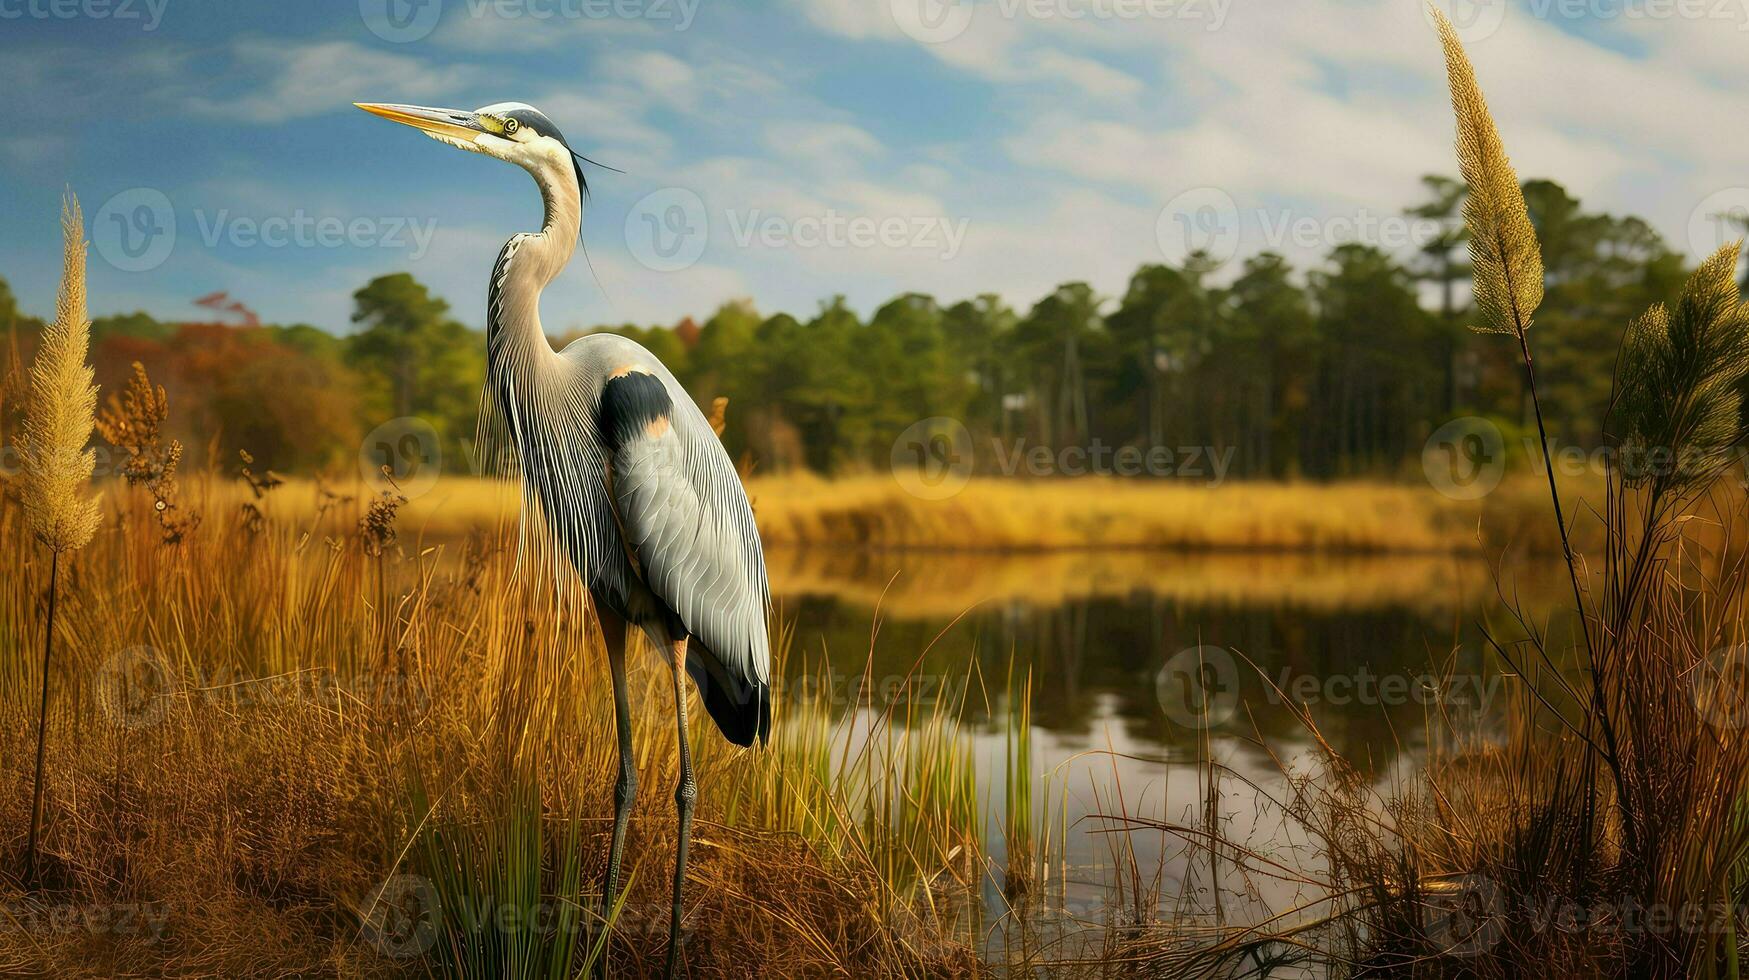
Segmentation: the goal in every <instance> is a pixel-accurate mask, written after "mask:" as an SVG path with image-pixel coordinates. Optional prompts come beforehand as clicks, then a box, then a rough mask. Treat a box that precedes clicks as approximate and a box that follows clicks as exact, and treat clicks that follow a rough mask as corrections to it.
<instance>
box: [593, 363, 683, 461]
mask: <svg viewBox="0 0 1749 980" xmlns="http://www.w3.org/2000/svg"><path fill="white" fill-rule="evenodd" d="M673 411H674V402H673V400H672V399H670V398H669V397H668V388H667V386H666V385H664V384H662V379H661V378H658V377H656V376H655V375H653V374H645V373H644V372H642V371H630V372H627V373H625V374H622V375H619V376H618V377H613V378H609V379H607V386H606V387H604V388H602V389H601V408H600V409H599V411H598V413H597V416H596V425H597V427H598V428H599V430H600V432H601V441H602V442H604V443H606V444H607V447H608V448H609V449H618V448H619V447H621V446H623V445H625V444H626V443H628V442H630V441H631V440H633V439H635V438H637V437H638V436H640V435H642V434H643V433H644V432H645V431H646V430H647V429H648V428H649V426H650V425H652V424H653V423H658V422H660V423H664V424H665V423H667V422H668V420H669V418H670V415H671V413H672V412H673Z"/></svg>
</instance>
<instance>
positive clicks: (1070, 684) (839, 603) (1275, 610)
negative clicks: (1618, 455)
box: [768, 551, 1564, 921]
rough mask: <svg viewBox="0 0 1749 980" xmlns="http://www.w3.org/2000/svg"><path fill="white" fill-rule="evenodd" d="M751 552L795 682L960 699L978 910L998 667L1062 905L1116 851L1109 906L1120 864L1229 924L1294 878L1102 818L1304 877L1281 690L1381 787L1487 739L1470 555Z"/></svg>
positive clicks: (1543, 579) (1296, 891)
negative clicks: (1218, 846) (1061, 846)
mask: <svg viewBox="0 0 1749 980" xmlns="http://www.w3.org/2000/svg"><path fill="white" fill-rule="evenodd" d="M768 562H769V564H770V573H771V580H772V589H773V592H774V594H775V595H776V596H777V603H778V607H779V613H780V615H781V617H782V619H783V621H784V622H785V623H786V624H789V625H790V626H791V627H792V628H793V636H792V637H791V639H790V645H789V654H788V660H787V662H786V668H785V670H786V674H788V675H789V676H791V677H796V676H798V675H800V674H803V673H805V672H806V671H808V670H810V669H816V670H817V667H818V665H820V664H821V663H826V664H829V665H830V668H831V675H832V680H831V681H830V683H829V684H822V683H821V682H820V681H818V680H817V679H816V680H814V681H813V682H812V686H811V687H810V688H808V689H807V696H810V697H822V696H830V697H832V698H833V704H834V706H835V707H836V708H837V709H838V710H839V711H840V712H841V713H842V712H855V713H857V715H858V716H866V715H868V714H870V713H878V712H880V711H882V710H884V707H885V703H886V701H887V700H888V699H889V698H890V697H891V694H892V692H893V691H895V690H898V689H899V688H900V687H901V686H902V685H903V684H904V683H905V682H906V679H907V678H909V679H910V684H911V688H910V689H911V690H912V691H913V692H915V695H914V696H916V697H919V698H921V699H923V700H924V701H928V700H929V699H931V698H933V697H947V698H958V697H960V696H961V695H962V694H963V695H964V696H965V704H966V709H965V717H966V718H968V719H969V720H971V721H972V722H973V725H972V727H973V734H972V736H971V740H972V744H973V746H974V752H975V753H976V756H977V768H978V775H979V780H980V781H979V789H980V793H981V794H982V795H983V796H984V799H985V802H986V804H987V811H986V812H987V823H988V826H989V830H988V831H987V834H988V836H989V840H988V842H987V846H988V848H989V850H990V852H991V853H992V854H993V855H994V858H995V859H994V860H993V861H992V862H991V864H992V865H993V866H994V867H993V868H992V869H991V870H990V872H989V873H987V874H985V875H984V891H985V896H984V897H985V905H986V908H987V910H990V911H994V912H997V913H1000V912H1002V911H1003V910H1005V909H1006V907H1007V906H1006V901H1005V899H1004V897H1003V885H1002V873H1001V871H1000V868H1001V867H1002V865H1003V863H1004V862H1003V858H1004V856H1003V844H1002V834H1001V832H1000V829H999V828H1000V824H1001V822H1002V819H1003V813H1004V802H1003V801H1004V787H1003V780H1004V778H1005V763H1006V753H1007V746H1008V744H1009V740H1008V737H1007V735H1006V716H1005V711H1006V698H1005V697H1004V690H1005V687H1006V685H1007V683H1008V678H1009V676H1010V665H1011V664H1012V665H1013V670H1014V674H1015V676H1025V675H1026V674H1027V673H1028V672H1030V675H1031V682H1032V705H1031V736H1032V739H1031V741H1032V745H1031V751H1032V766H1031V767H1030V768H1031V769H1032V771H1033V772H1034V773H1035V776H1036V775H1038V774H1042V773H1046V772H1049V773H1051V774H1052V786H1053V787H1054V788H1053V789H1052V790H1051V792H1050V797H1051V798H1050V799H1039V800H1037V801H1036V803H1037V806H1036V807H1035V809H1042V808H1043V807H1045V806H1049V807H1050V808H1051V813H1050V815H1049V817H1048V819H1049V821H1050V823H1051V824H1052V825H1053V826H1066V827H1067V836H1066V840H1067V843H1068V847H1067V853H1066V855H1065V856H1064V860H1063V861H1062V863H1061V865H1060V866H1059V867H1057V868H1056V869H1054V870H1051V871H1047V877H1048V876H1049V875H1051V874H1055V875H1057V876H1058V879H1059V880H1057V881H1055V882H1048V881H1047V882H1045V888H1044V893H1045V894H1046V895H1047V896H1049V897H1050V898H1051V900H1052V901H1054V902H1055V904H1056V907H1057V908H1058V910H1059V911H1061V912H1063V913H1065V914H1068V915H1071V916H1079V917H1083V918H1097V917H1098V916H1099V915H1100V912H1101V909H1102V908H1104V909H1106V910H1110V908H1111V907H1112V903H1113V901H1114V893H1113V891H1112V889H1111V887H1110V884H1111V882H1112V881H1113V880H1114V876H1113V874H1112V872H1113V871H1114V869H1115V870H1121V871H1123V872H1124V875H1123V877H1126V878H1128V879H1129V882H1130V886H1131V888H1130V891H1131V894H1130V895H1129V896H1128V897H1127V898H1126V899H1125V901H1126V902H1129V903H1134V902H1135V892H1136V891H1137V889H1136V888H1135V887H1134V886H1135V885H1136V884H1138V883H1139V885H1140V889H1139V891H1140V893H1141V894H1143V895H1145V896H1148V898H1147V901H1148V902H1149V903H1151V904H1154V905H1156V906H1157V907H1159V906H1171V907H1173V908H1177V909H1179V910H1180V913H1181V912H1182V909H1183V908H1184V907H1185V904H1186V903H1188V904H1189V905H1191V906H1193V907H1196V908H1199V909H1207V908H1210V907H1212V905H1213V900H1214V899H1216V898H1218V899H1219V901H1220V904H1221V906H1222V915H1223V916H1224V917H1227V919H1228V921H1233V920H1234V919H1242V918H1244V917H1245V916H1246V915H1247V914H1250V915H1261V914H1263V913H1264V912H1265V911H1266V910H1267V911H1269V912H1271V913H1273V912H1280V911H1282V910H1283V909H1285V908H1288V907H1290V905H1291V904H1292V903H1296V902H1299V901H1304V900H1305V899H1307V898H1309V897H1312V895H1313V893H1314V891H1315V888H1314V887H1313V886H1309V885H1308V884H1307V883H1306V882H1303V881H1300V882H1295V881H1292V880H1285V881H1284V880H1280V879H1272V878H1265V879H1262V880H1259V879H1258V877H1257V876H1255V875H1240V874H1238V873H1236V872H1234V871H1232V870H1231V869H1226V870H1223V869H1221V868H1220V867H1218V866H1217V867H1212V868H1211V866H1210V864H1209V861H1208V855H1207V853H1206V851H1204V850H1202V849H1199V848H1194V847H1190V846H1188V845H1186V844H1185V843H1184V840H1183V836H1182V835H1177V834H1172V833H1167V832H1163V831H1161V830H1159V829H1155V828H1149V829H1147V830H1145V831H1137V830H1134V829H1129V830H1127V831H1126V832H1124V833H1122V834H1114V833H1111V832H1110V831H1112V830H1114V829H1121V828H1123V827H1125V824H1123V822H1122V821H1119V820H1114V819H1111V818H1110V817H1111V815H1114V814H1127V815H1130V816H1139V817H1143V818H1146V819H1149V820H1153V821H1160V822H1170V823H1176V824H1181V825H1185V826H1188V827H1205V828H1206V827H1207V826H1208V823H1209V821H1210V820H1213V821H1215V822H1216V823H1218V825H1219V829H1220V832H1221V833H1222V835H1223V836H1225V837H1226V838H1228V839H1231V840H1236V841H1242V842H1244V843H1245V844H1246V845H1247V846H1248V847H1251V848H1253V849H1255V850H1257V851H1259V852H1261V853H1266V854H1269V855H1271V856H1272V857H1273V858H1274V859H1276V860H1280V861H1282V862H1283V863H1284V864H1288V865H1290V866H1293V867H1296V868H1302V869H1305V870H1306V871H1308V872H1310V873H1312V875H1313V876H1314V877H1315V874H1316V871H1317V870H1318V860H1319V859H1318V855H1317V853H1316V848H1315V847H1312V846H1310V845H1308V843H1307V841H1306V838H1305V835H1304V833H1303V832H1301V831H1300V830H1299V828H1298V827H1297V826H1296V825H1295V823H1294V821H1292V820H1291V819H1288V818H1287V817H1286V816H1285V815H1284V813H1283V812H1282V810H1281V808H1280V807H1279V806H1278V805H1277V804H1276V800H1278V799H1279V798H1280V796H1281V791H1282V790H1283V789H1284V788H1285V787H1286V782H1287V778H1288V777H1287V776H1286V775H1285V774H1284V773H1285V772H1306V771H1316V769H1317V766H1316V764H1315V760H1316V758H1317V753H1316V752H1315V751H1313V748H1314V742H1313V739H1312V737H1311V736H1310V734H1309V732H1308V729H1307V727H1306V725H1305V724H1304V723H1303V722H1302V721H1301V720H1300V719H1299V718H1298V717H1297V716H1296V714H1295V712H1294V711H1293V710H1292V709H1291V708H1290V706H1289V704H1288V702H1289V701H1292V702H1295V703H1298V704H1301V705H1303V706H1304V707H1305V709H1306V711H1307V712H1308V713H1309V715H1310V717H1311V718H1312V720H1313V721H1314V722H1315V723H1316V726H1317V729H1318V731H1319V732H1320V733H1321V734H1322V737H1323V738H1324V739H1325V740H1326V742H1327V743H1328V744H1329V745H1330V746H1331V748H1332V749H1334V751H1336V752H1338V753H1340V754H1341V755H1342V756H1343V757H1345V758H1346V759H1347V760H1348V761H1349V762H1350V763H1351V764H1352V765H1353V766H1355V767H1356V768H1357V769H1358V770H1359V771H1360V772H1361V774H1362V775H1363V777H1364V778H1366V779H1369V780H1371V781H1372V783H1373V785H1374V786H1375V788H1378V789H1380V790H1382V791H1386V792H1388V791H1389V788H1390V787H1391V786H1392V785H1393V784H1400V783H1401V781H1402V780H1403V779H1404V778H1405V777H1406V776H1407V775H1409V774H1411V773H1413V771H1414V767H1415V765H1416V764H1417V763H1418V762H1419V760H1420V759H1422V758H1424V756H1425V752H1426V749H1427V742H1428V739H1429V738H1430V737H1432V738H1442V737H1451V733H1452V731H1453V730H1454V726H1455V727H1456V728H1460V729H1463V730H1465V731H1467V732H1470V733H1480V735H1481V737H1487V733H1488V731H1489V730H1490V726H1491V725H1493V724H1494V720H1493V719H1494V718H1495V716H1496V715H1497V712H1498V710H1499V709H1500V708H1501V707H1503V706H1504V705H1503V699H1504V691H1503V680H1502V678H1501V677H1500V676H1499V673H1498V671H1497V670H1495V669H1493V668H1492V667H1491V664H1492V662H1493V661H1492V659H1491V658H1490V657H1488V656H1487V655H1486V654H1485V652H1484V651H1485V641H1484V639H1483V637H1482V634H1481V625H1480V624H1481V623H1483V622H1484V621H1486V620H1490V619H1492V620H1494V621H1495V623H1496V628H1498V623H1499V621H1500V619H1501V618H1502V617H1503V615H1504V613H1503V607H1502V605H1501V603H1500V600H1499V599H1498V597H1497V596H1498V593H1497V583H1496V574H1497V573H1496V572H1495V571H1493V570H1491V569H1490V568H1489V567H1488V565H1487V564H1486V563H1484V562H1483V561H1481V560H1480V559H1476V558H1464V557H1453V556H1436V557H1435V556H1390V557H1333V556H1314V555H1272V554H1250V553H1247V554H1198V555H1185V554H1169V553H1157V552H1149V553H1140V552H1123V553H1070V554H1060V553H1053V554H1042V555H1022V556H1008V555H989V554H976V555H967V554H958V553H956V554H920V553H915V552H868V551H857V552H834V551H805V552H803V551H775V552H773V553H771V554H769V555H768ZM1504 575H1505V580H1504V581H1501V582H1499V583H1498V584H1499V586H1500V587H1503V588H1504V589H1506V590H1507V591H1508V594H1511V593H1514V592H1515V593H1516V594H1517V595H1518V598H1519V601H1520V603H1521V605H1522V606H1523V607H1525V608H1527V609H1528V610H1532V611H1535V610H1538V609H1541V610H1544V613H1545V614H1546V610H1547V609H1548V608H1550V607H1552V606H1554V605H1556V604H1558V601H1559V593H1558V591H1553V590H1554V589H1555V587H1557V586H1559V585H1561V584H1562V583H1563V582H1564V579H1562V578H1561V577H1560V576H1559V572H1558V570H1555V569H1552V568H1546V567H1538V566H1526V567H1525V568H1523V569H1521V570H1520V571H1518V572H1517V573H1516V574H1514V573H1513V572H1512V571H1511V570H1508V571H1507V572H1506V573H1504ZM925 651H926V652H925ZM968 678H970V681H969V684H968ZM979 678H981V683H979ZM851 722H852V723H853V724H854V723H856V717H853V718H852V719H851ZM1430 733H1431V734H1430ZM1209 760H1213V761H1214V762H1215V763H1217V766H1216V767H1215V769H1214V770H1213V771H1214V772H1216V773H1218V774H1219V776H1218V778H1217V779H1215V780H1214V784H1215V785H1214V790H1213V792H1212V793H1211V791H1210V783H1211V778H1210V774H1211V768H1210V766H1209V765H1208V763H1209ZM1034 794H1035V797H1038V796H1040V795H1042V794H1041V792H1040V789H1039V788H1038V787H1037V785H1036V781H1035V789H1034ZM1211 800H1213V805H1212V806H1210V801H1211ZM1041 815H1042V814H1041ZM1290 877H1291V876H1290ZM1211 884H1212V887H1211Z"/></svg>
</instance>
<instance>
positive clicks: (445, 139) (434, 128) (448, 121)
mask: <svg viewBox="0 0 1749 980" xmlns="http://www.w3.org/2000/svg"><path fill="white" fill-rule="evenodd" d="M353 105H356V106H358V107H359V108H360V109H363V110H364V111H365V112H368V113H371V114H372V115H376V116H381V117H383V118H384V119H388V120H391V121H393V122H398V123H402V124H404V125H407V126H412V127H413V128H414V129H417V130H419V131H420V132H422V133H424V134H425V135H427V136H429V137H431V138H432V139H434V140H437V141H438V142H439V143H447V144H449V145H450V146H454V147H457V148H460V149H463V150H471V151H473V152H475V153H484V154H485V155H487V156H489V157H496V158H498V159H500V160H506V161H509V162H510V163H514V164H516V165H517V166H519V167H521V168H522V169H524V170H526V171H528V172H529V173H531V174H533V175H534V178H535V180H537V181H539V182H540V183H541V184H542V185H543V186H547V185H548V184H549V182H551V183H554V184H562V183H563V176H564V175H565V174H575V175H576V177H577V188H578V190H579V191H581V192H583V193H588V190H589V185H588V184H587V183H586V182H585V181H584V179H583V158H582V157H581V156H579V155H578V154H577V153H575V152H574V151H572V149H571V147H570V145H569V144H567V143H566V142H565V137H564V136H563V135H561V134H560V133H559V128H558V127H557V126H554V125H553V121H552V120H551V119H548V118H547V117H546V114H545V113H542V112H541V111H540V110H539V109H536V108H535V107H533V106H531V105H525V104H523V103H521V102H498V103H495V104H493V105H489V106H485V107H483V108H479V109H474V110H471V111H470V110H466V109H432V108H427V107H425V106H417V105H388V104H385V103H379V102H355V103H353Z"/></svg>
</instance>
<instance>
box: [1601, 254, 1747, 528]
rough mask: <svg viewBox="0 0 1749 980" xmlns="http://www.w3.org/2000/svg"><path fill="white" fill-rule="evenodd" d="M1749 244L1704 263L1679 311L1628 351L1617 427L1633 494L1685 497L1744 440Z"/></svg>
mask: <svg viewBox="0 0 1749 980" xmlns="http://www.w3.org/2000/svg"><path fill="white" fill-rule="evenodd" d="M1741 248H1742V243H1741V242H1734V243H1732V244H1730V245H1726V246H1725V247H1724V248H1721V249H1719V250H1718V251H1717V252H1715V253H1713V255H1712V257H1711V258H1709V259H1707V260H1706V261H1705V262H1703V263H1701V265H1700V268H1698V269H1696V270H1695V272H1694V275H1692V276H1690V277H1689V279H1688V282H1687V283H1685V284H1684V285H1683V287H1682V297H1681V298H1680V299H1679V300H1678V301H1677V303H1676V308H1675V310H1670V309H1668V308H1667V307H1665V305H1664V304H1662V303H1660V304H1658V305H1657V306H1654V307H1652V308H1651V309H1650V310H1647V311H1646V312H1645V314H1644V315H1642V316H1641V317H1640V318H1639V319H1638V320H1636V321H1634V323H1633V325H1632V326H1631V327H1629V328H1628V333H1627V337H1626V339H1625V341H1624V342H1623V350H1622V363H1621V379H1620V384H1619V389H1618V392H1617V400H1616V405H1615V413H1614V414H1615V417H1616V419H1618V420H1619V428H1620V430H1621V431H1620V435H1621V439H1622V447H1623V453H1622V475H1623V477H1624V478H1625V479H1626V480H1627V481H1628V483H1629V484H1630V485H1632V486H1647V485H1650V486H1653V487H1654V488H1655V489H1657V490H1658V491H1660V492H1662V491H1675V492H1677V493H1681V492H1683V491H1684V490H1686V489H1689V488H1691V487H1695V486H1698V485H1701V484H1704V483H1706V482H1708V481H1710V480H1711V478H1712V477H1714V476H1716V475H1717V474H1718V472H1719V470H1721V469H1722V468H1723V467H1725V466H1728V465H1729V464H1730V462H1731V457H1732V450H1733V449H1734V448H1735V447H1736V445H1737V444H1738V442H1739V441H1741V439H1742V438H1743V435H1744V432H1743V425H1742V401H1743V396H1742V392H1741V385H1742V382H1743V379H1744V377H1745V376H1749V305H1745V304H1744V303H1743V302H1742V301H1741V299H1740V298H1739V296H1738V292H1737V283H1736V280H1735V278H1734V277H1735V275H1736V271H1737V259H1738V255H1739V253H1740V251H1741Z"/></svg>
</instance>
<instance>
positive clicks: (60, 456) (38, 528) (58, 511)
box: [18, 193, 102, 552]
mask: <svg viewBox="0 0 1749 980" xmlns="http://www.w3.org/2000/svg"><path fill="white" fill-rule="evenodd" d="M61 232H62V235H63V236H64V238H65V245H64V250H63V253H62V255H63V265H64V271H63V276H62V279H61V293H60V297H59V298H58V300H57V301H56V303H55V322H53V323H51V324H49V325H48V326H47V327H46V328H44V330H43V334H42V343H41V345H40V346H39V347H38V349H37V352H36V359H35V360H34V361H33V362H32V363H31V366H30V402H29V405H28V406H27V408H26V409H25V417H24V429H23V431H22V432H21V433H20V434H19V440H18V442H19V445H18V455H19V463H20V471H21V472H20V478H19V482H20V488H19V497H20V499H21V500H22V501H23V502H24V510H25V519H26V521H27V522H28V523H29V525H30V529H31V531H33V532H34V533H35V534H36V536H37V538H38V539H39V540H41V541H42V542H43V544H45V545H47V546H48V547H50V548H52V549H53V550H55V551H57V552H61V551H68V550H71V549H75V548H82V547H84V546H85V545H86V543H88V542H89V541H90V540H91V535H92V534H94V533H96V531H97V525H98V523H99V521H100V520H101V518H102V513H101V511H99V510H98V506H97V500H96V498H95V497H90V496H87V495H86V492H85V485H86V483H87V482H88V481H89V480H90V479H91V471H92V470H93V469H94V468H95V467H96V465H97V454H96V453H95V452H94V451H93V450H90V449H87V448H86V443H88V442H90V441H91V429H92V426H93V424H94V422H93V418H92V416H93V413H94V412H95V410H96V408H97V386H96V385H95V384H93V383H92V380H91V366H90V365H89V364H87V363H86V361H85V357H86V353H87V351H88V350H89V348H90V345H91V321H90V320H89V319H88V318H87V315H86V304H85V223H84V218H83V217H82V216H81V215H80V213H79V202H78V200H77V199H76V198H74V197H73V196H72V195H71V194H70V193H69V194H68V195H67V198H66V200H65V201H64V202H63V203H62V206H61Z"/></svg>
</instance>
